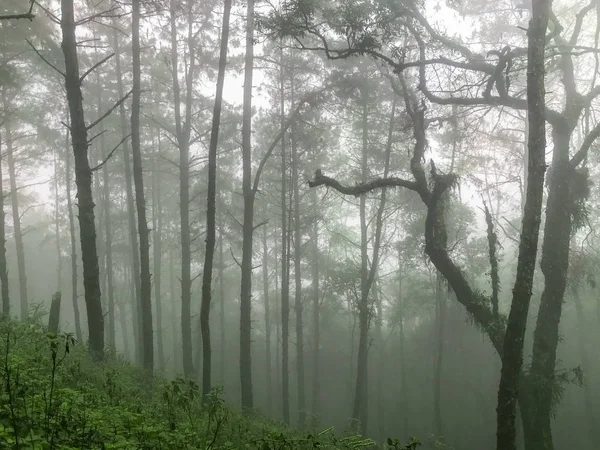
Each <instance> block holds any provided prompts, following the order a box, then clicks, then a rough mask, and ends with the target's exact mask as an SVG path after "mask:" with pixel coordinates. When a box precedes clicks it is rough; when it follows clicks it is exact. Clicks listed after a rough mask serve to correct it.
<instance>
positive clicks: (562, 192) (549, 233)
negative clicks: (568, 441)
mask: <svg viewBox="0 0 600 450" xmlns="http://www.w3.org/2000/svg"><path fill="white" fill-rule="evenodd" d="M531 133H533V130H531ZM553 140H554V150H553V157H552V166H553V168H552V174H551V180H550V189H549V193H548V200H547V203H546V224H545V229H544V242H543V244H542V259H541V264H540V266H541V268H542V273H543V274H544V278H545V285H544V290H543V292H542V296H541V300H540V308H539V311H538V317H537V322H536V328H535V331H534V335H533V352H532V359H531V368H530V371H529V379H528V382H527V387H528V391H529V392H528V393H529V395H531V401H530V408H532V410H531V409H530V411H529V413H530V414H531V413H532V415H533V417H532V419H533V422H532V426H531V431H532V435H531V440H530V441H529V442H528V443H526V445H527V448H528V450H530V449H536V450H553V448H554V444H553V441H552V431H551V419H552V408H553V399H554V389H555V387H554V384H555V383H556V381H555V366H556V349H557V347H558V342H559V323H560V317H561V314H562V304H563V299H564V293H565V288H566V284H567V272H568V268H569V248H570V240H571V231H572V222H571V208H570V206H571V204H570V201H571V200H570V198H569V178H570V177H571V176H572V175H571V171H572V170H573V169H571V167H570V165H569V141H570V133H569V132H566V131H565V130H560V129H557V127H555V128H554V130H553ZM565 205H567V206H565Z"/></svg>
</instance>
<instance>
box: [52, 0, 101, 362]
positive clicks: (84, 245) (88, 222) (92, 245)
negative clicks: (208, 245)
mask: <svg viewBox="0 0 600 450" xmlns="http://www.w3.org/2000/svg"><path fill="white" fill-rule="evenodd" d="M61 13H62V16H61V29H62V37H63V42H62V50H63V54H64V58H65V75H66V76H65V88H66V91H67V100H68V103H69V112H70V116H71V138H72V144H73V154H74V156H75V183H76V185H77V200H78V207H79V232H80V239H81V253H82V261H83V286H84V291H85V303H86V308H87V317H88V330H89V350H90V353H91V355H92V357H93V358H94V359H97V360H101V359H103V357H104V317H103V314H102V304H101V298H100V272H99V268H98V254H97V251H96V225H95V222H94V201H93V198H92V172H91V170H90V165H89V161H88V145H89V144H88V140H87V132H88V129H87V127H86V124H85V119H84V114H83V96H82V94H81V79H80V75H79V62H78V59H77V40H76V37H75V14H74V11H73V0H62V1H61Z"/></svg>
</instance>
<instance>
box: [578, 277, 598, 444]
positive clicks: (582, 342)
mask: <svg viewBox="0 0 600 450" xmlns="http://www.w3.org/2000/svg"><path fill="white" fill-rule="evenodd" d="M572 292H573V303H575V311H576V313H577V329H578V330H577V334H578V336H577V338H578V339H577V340H578V344H579V357H580V358H581V369H582V370H583V373H584V375H588V374H589V373H590V358H589V355H588V351H587V342H588V339H587V331H586V330H587V327H586V319H585V313H584V311H583V305H582V304H581V298H580V296H579V289H578V288H577V287H575V286H574V287H573V288H572ZM582 392H583V403H584V405H585V417H586V419H587V422H588V438H589V440H588V443H589V445H590V448H600V436H599V434H598V430H597V426H596V424H597V422H596V413H595V411H594V404H593V398H594V396H593V393H592V390H591V388H590V381H589V379H586V380H584V383H583V391H582Z"/></svg>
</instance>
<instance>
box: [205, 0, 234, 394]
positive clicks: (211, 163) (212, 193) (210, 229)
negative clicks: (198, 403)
mask: <svg viewBox="0 0 600 450" xmlns="http://www.w3.org/2000/svg"><path fill="white" fill-rule="evenodd" d="M231 2H232V0H225V4H224V5H223V26H222V29H221V49H220V53H219V72H218V74H217V92H216V94H215V104H214V108H213V119H212V129H211V133H210V145H209V148H208V193H207V200H206V204H207V207H206V253H205V255H204V272H203V275H202V276H203V279H202V305H201V308H200V329H201V332H202V393H203V394H204V395H207V394H208V393H209V391H210V386H211V368H212V356H211V355H212V350H211V345H210V323H209V315H210V302H211V294H212V291H211V289H212V274H213V260H214V253H215V244H216V232H217V230H216V227H217V226H216V216H217V145H218V143H219V125H220V123H221V105H222V103H223V86H224V84H225V69H226V66H227V45H228V42H229V16H230V13H231Z"/></svg>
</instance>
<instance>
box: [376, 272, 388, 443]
mask: <svg viewBox="0 0 600 450" xmlns="http://www.w3.org/2000/svg"><path fill="white" fill-rule="evenodd" d="M379 289H380V286H379V283H377V284H374V286H373V295H374V296H375V308H376V313H377V320H376V321H375V339H376V342H377V378H376V383H377V384H376V399H377V402H376V405H377V431H378V434H379V438H380V439H383V438H384V435H385V417H386V415H385V409H384V405H385V400H384V397H383V389H384V388H383V383H384V381H385V379H384V377H385V375H384V374H385V354H384V342H383V331H382V328H383V302H382V299H381V292H380V291H379Z"/></svg>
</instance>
